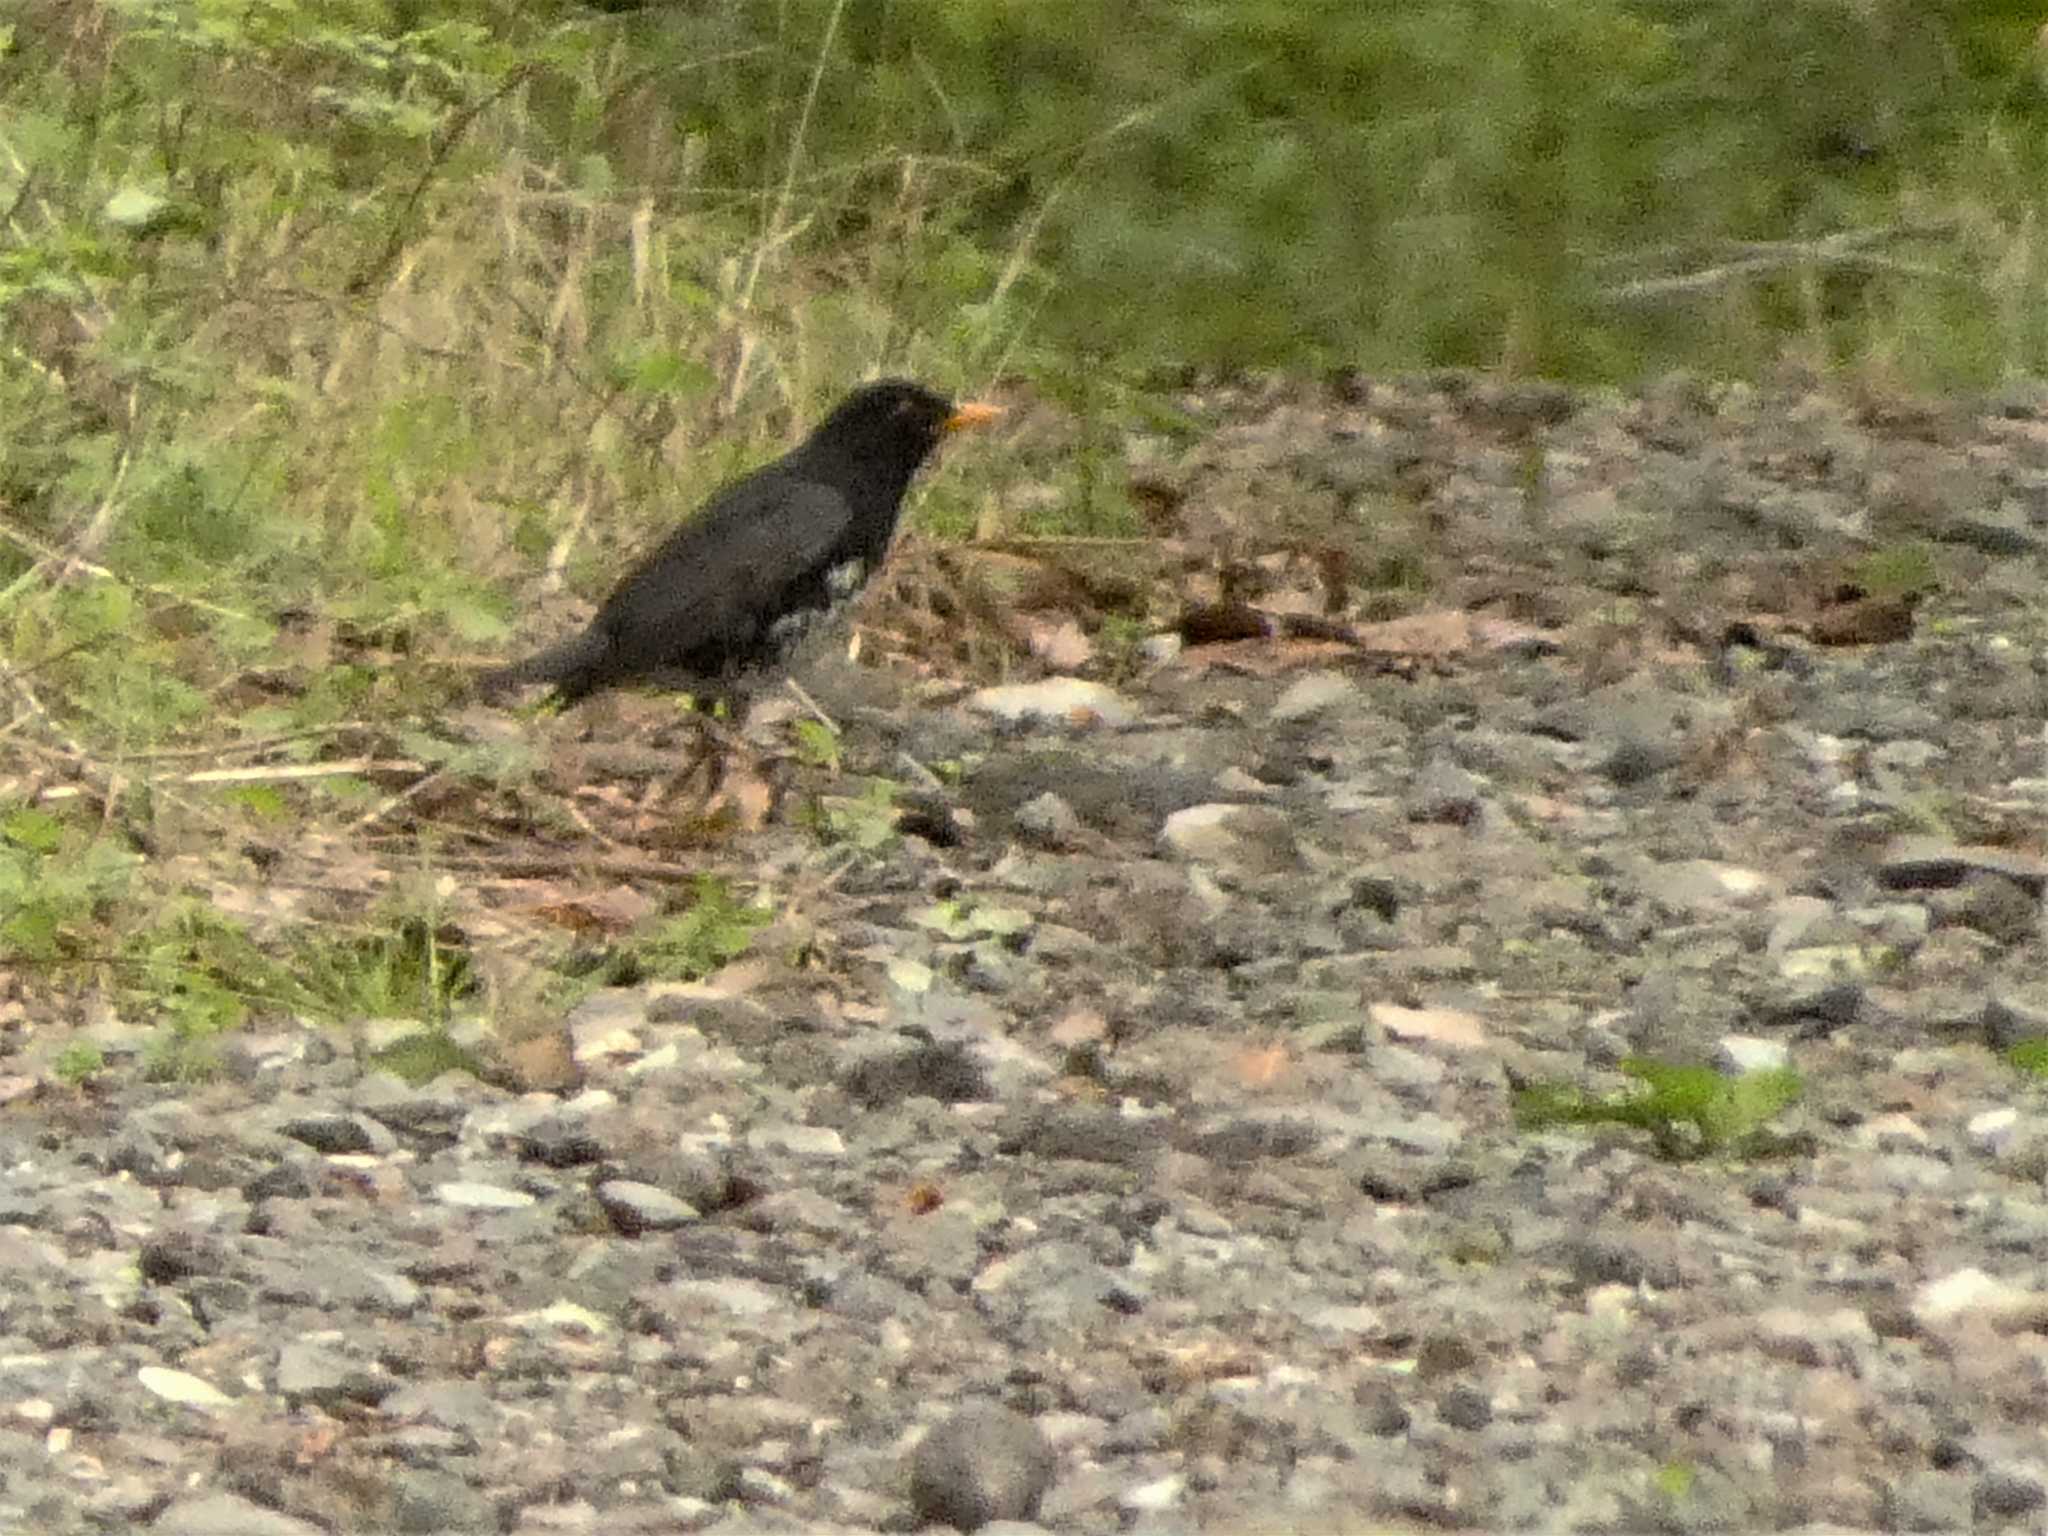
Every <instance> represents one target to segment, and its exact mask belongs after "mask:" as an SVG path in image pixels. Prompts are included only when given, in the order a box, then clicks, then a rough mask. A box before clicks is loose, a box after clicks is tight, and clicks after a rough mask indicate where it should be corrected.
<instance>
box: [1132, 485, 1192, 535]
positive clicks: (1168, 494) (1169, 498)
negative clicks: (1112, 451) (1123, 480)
mask: <svg viewBox="0 0 2048 1536" xmlns="http://www.w3.org/2000/svg"><path fill="white" fill-rule="evenodd" d="M1129 489H1130V493H1131V505H1132V506H1134V507H1136V508H1137V509H1138V516H1139V517H1140V518H1142V519H1143V520H1144V523H1145V527H1146V529H1147V530H1148V531H1149V532H1150V533H1152V534H1153V535H1154V536H1156V537H1158V538H1162V539H1171V538H1175V537H1177V536H1178V535H1179V533H1180V531H1181V520H1180V509H1181V506H1182V504H1183V503H1184V502H1186V500H1187V499H1188V494H1187V492H1186V491H1183V490H1181V489H1180V488H1179V487H1177V486H1172V485H1168V484H1167V483H1166V482H1165V481H1164V480H1154V479H1151V478H1149V477H1147V476H1141V475H1133V476H1132V477H1131V481H1130V487H1129Z"/></svg>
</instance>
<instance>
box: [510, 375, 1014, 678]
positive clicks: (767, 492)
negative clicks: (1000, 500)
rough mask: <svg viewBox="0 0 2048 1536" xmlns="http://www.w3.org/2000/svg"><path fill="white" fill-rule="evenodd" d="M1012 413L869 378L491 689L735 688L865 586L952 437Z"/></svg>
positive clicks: (902, 383)
mask: <svg viewBox="0 0 2048 1536" xmlns="http://www.w3.org/2000/svg"><path fill="white" fill-rule="evenodd" d="M999 414H1000V412H999V410H998V408H997V407H995V406H991V405H982V404H979V403H977V402H968V403H965V404H960V405H955V404H954V403H953V402H952V401H951V400H948V399H947V398H946V397H945V396H943V395H940V394H936V393H934V392H933V391H931V390H929V389H926V388H925V387H924V386H923V385H921V384H913V383H910V382H908V381H906V380H902V379H885V380H883V381H881V382H880V383H876V384H868V385H864V386H863V387H861V388H860V389H857V390H855V391H854V392H853V393H852V394H850V395H848V396H847V397H846V398H845V399H844V400H842V401H841V402H840V403H839V405H838V407H837V408H836V409H835V410H834V411H833V412H832V414H831V415H829V416H827V417H826V418H825V420H824V421H823V422H822V423H820V424H819V426H818V428H817V430H816V431H814V432H812V433H811V435H810V436H809V437H807V438H805V439H804V440H803V442H801V443H799V444H798V445H797V446H796V447H795V448H793V449H791V450H790V451H789V452H788V453H786V454H784V455H783V456H782V457H781V458H779V459H777V460H776V461H775V462H774V463H773V464H767V465H764V466H762V467H761V468H760V469H757V470H755V471H754V472H753V473H752V474H750V475H748V476H746V477H745V478H743V479H740V480H736V481H734V482H733V483H732V484H731V485H729V486H727V487H726V488H725V489H724V490H722V491H720V492H719V493H718V494H717V495H716V496H714V497H712V498H711V500H710V501H709V502H708V503H706V504H705V506H704V508H703V510H702V511H701V512H699V513H698V515H697V516H696V517H694V518H692V519H691V520H690V521H689V522H687V523H685V524H684V525H683V526H682V527H680V528H678V529H677V530H676V531H675V532H674V533H672V534H670V535H669V536H668V537H667V538H666V539H665V540H663V541H662V543H661V546H660V547H659V548H658V549H656V550H655V551H654V552H653V553H652V554H651V555H649V556H648V557H647V558H646V559H645V560H643V561H641V562H640V564H639V565H638V566H636V567H635V568H634V569H633V571H632V573H631V574H630V575H628V576H627V577H626V579H625V580H624V581H622V582H620V583H619V584H618V586H617V587H616V588H614V589H613V591H612V595H611V596H610V597H608V598H606V599H605V601H604V606H603V607H602V608H600V609H598V611H597V617H596V618H594V619H592V620H591V621H590V626H589V628H587V629H585V630H584V631H583V632H582V633H581V634H579V635H573V636H571V637H570V638H569V639H567V640H564V641H562V642H561V643H560V644H558V645H553V646H550V647H549V648H548V649H546V650H544V651H541V652H539V653H538V654H536V655H533V656H529V657H527V658H526V660H524V661H520V662H515V663H513V664H512V665H511V666H509V667H501V668H499V669H498V670H496V671H493V672H488V673H486V674H484V676H483V677H482V678H480V679H479V680H478V687H479V688H480V689H481V690H482V691H483V692H485V693H486V694H490V693H496V692H500V691H502V690H504V689H507V688H515V687H519V686H521V685H523V684H527V683H550V684H553V686H554V690H555V695H556V697H557V698H558V699H559V700H560V701H561V702H562V703H564V704H573V703H575V702H576V701H577V700H578V699H581V698H584V697H586V696H587V695H589V694H592V693H597V692H599V691H601V690H603V689H606V688H612V687H616V686H618V685H619V684H621V683H630V682H643V681H647V682H660V683H668V684H671V685H682V686H686V687H688V688H690V689H691V690H692V691H693V692H695V691H704V692H711V693H730V692H731V691H732V690H733V688H734V686H735V684H736V683H737V681H738V679H739V678H740V677H741V676H742V675H744V674H746V673H750V672H755V671H759V670H761V669H764V668H768V667H772V666H775V665H777V664H778V663H779V662H781V661H782V660H783V659H784V658H785V657H787V656H788V654H789V652H790V651H791V650H792V649H793V648H794V647H795V646H796V644H797V643H798V642H799V641H800V640H801V639H802V638H803V636H804V634H805V632H806V631H807V630H809V629H810V628H811V627H812V625H813V624H814V623H815V622H816V621H817V620H818V619H820V618H822V617H824V616H825V615H827V614H829V613H830V612H831V611H832V610H833V609H835V608H837V607H839V606H840V605H841V604H843V603H845V602H846V601H847V600H848V599H850V598H852V597H853V596H854V595H855V594H856V593H857V592H859V590H860V589H861V587H862V586H864V585H865V584H866V582H867V580H868V578H869V577H870V576H872V575H873V574H874V572H875V568H876V567H877V566H879V565H880V564H881V563H882V557H883V556H884V555H885V554H887V552H888V549H889V540H890V539H891V537H892V536H893V535H894V534H895V532H896V521H897V518H898V516H899V515H900V514H901V512H902V510H903V494H904V492H905V491H907V490H908V489H909V488H910V480H911V477H912V476H913V475H915V474H916V473H917V471H918V467H919V466H920V465H921V464H923V463H924V461H925V460H926V459H927V458H928V457H930V455H931V452H932V450H933V449H934V448H936V447H938V445H939V439H940V438H942V437H943V436H945V435H946V434H947V433H948V432H951V431H955V430H957V429H958V428H961V427H969V426H978V425H980V424H982V423H984V422H987V421H991V420H993V419H994V418H995V417H996V416H997V415H999Z"/></svg>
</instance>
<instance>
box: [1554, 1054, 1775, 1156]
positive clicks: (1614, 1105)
mask: <svg viewBox="0 0 2048 1536" xmlns="http://www.w3.org/2000/svg"><path fill="white" fill-rule="evenodd" d="M1621 1070H1622V1071H1623V1072H1624V1073H1625V1074H1627V1075H1628V1076H1630V1077H1633V1078H1635V1079H1637V1080H1638V1081H1639V1082H1640V1083H1641V1084H1642V1087H1641V1088H1640V1089H1638V1090H1634V1091H1630V1092H1627V1093H1624V1094H1619V1095H1612V1096H1609V1097H1605V1098H1595V1097H1592V1096H1589V1095H1588V1094H1586V1093H1585V1092H1584V1091H1583V1090H1581V1089H1578V1088H1576V1087H1573V1086H1571V1085H1568V1084H1556V1083H1553V1084H1539V1085H1535V1086H1531V1087H1529V1088H1526V1089H1524V1090H1522V1091H1521V1092H1520V1093H1518V1094H1517V1095H1516V1098H1515V1117H1516V1121H1517V1123H1518V1124H1520V1125H1522V1126H1523V1127H1524V1128H1526V1129H1531V1130H1536V1129H1543V1128H1547V1127H1550V1126H1556V1125H1620V1126H1628V1127H1632V1128H1634V1129H1636V1130H1642V1131H1648V1132H1649V1133H1650V1137H1651V1139H1652V1140H1653V1141H1654V1142H1655V1144H1656V1147H1657V1150H1658V1151H1659V1153H1661V1154H1662V1155H1664V1156H1666V1157H1671V1158H1686V1157H1697V1156H1702V1155H1711V1154H1715V1153H1721V1152H1732V1153H1735V1154H1737V1155H1742V1154H1746V1153H1754V1152H1761V1151H1767V1150H1769V1142H1768V1138H1767V1137H1766V1136H1765V1127H1766V1125H1767V1124H1768V1123H1769V1122H1770V1120H1771V1119H1772V1118H1773V1117H1775V1116H1776V1115H1778V1114H1779V1113H1780V1112H1781V1111H1783V1110H1784V1109H1786V1108H1787V1107H1788V1106H1790V1105H1791V1104H1793V1103H1795V1102H1796V1101H1797V1100H1798V1098H1799V1095H1800V1093H1801V1091H1802V1088H1801V1084H1800V1081H1799V1077H1798V1074H1797V1073H1795V1072H1793V1071H1792V1070H1791V1069H1790V1068H1776V1069H1772V1070H1766V1071H1759V1072H1745V1073H1743V1074H1741V1075H1740V1076H1737V1077H1725V1076H1723V1075H1722V1074H1721V1073H1718V1072H1715V1071H1713V1070H1712V1069H1711V1068H1708V1067H1698V1066H1674V1065H1671V1064H1668V1063H1664V1062H1657V1061H1648V1060H1645V1059H1643V1058H1641V1057H1633V1058H1630V1059H1629V1060H1627V1061H1624V1062H1622V1064H1621Z"/></svg>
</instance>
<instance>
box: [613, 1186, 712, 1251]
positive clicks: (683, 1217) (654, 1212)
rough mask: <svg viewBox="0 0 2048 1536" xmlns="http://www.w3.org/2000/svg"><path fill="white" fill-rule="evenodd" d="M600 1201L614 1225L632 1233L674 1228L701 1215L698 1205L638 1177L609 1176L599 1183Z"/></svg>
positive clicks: (631, 1234) (672, 1229)
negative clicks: (613, 1177) (617, 1177)
mask: <svg viewBox="0 0 2048 1536" xmlns="http://www.w3.org/2000/svg"><path fill="white" fill-rule="evenodd" d="M597 1201H598V1204H599V1205H601V1206H603V1207H604V1213H605V1214H606V1215H607V1216H609V1217H610V1218H611V1220H612V1225H613V1226H614V1227H616V1228H617V1229H618V1230H619V1231H621V1232H623V1233H625V1234H626V1235H627V1236H628V1237H638V1236H640V1235H641V1234H642V1233H646V1232H673V1231H674V1230H675V1229H676V1228H678V1227H684V1226H688V1225H689V1224H690V1223H692V1222H694V1221H697V1220H698V1219H699V1215H698V1211H697V1208H696V1207H695V1206H693V1205H691V1204H690V1203H689V1202H688V1201H684V1200H678V1199H677V1198H676V1197H675V1196H674V1195H671V1194H670V1193H669V1192H668V1191H667V1190H665V1189H660V1188H658V1187H656V1186H655V1185H652V1184H643V1183H640V1182H639V1181H638V1180H635V1179H607V1180H606V1181H605V1182H604V1183H602V1184H600V1185H598V1186H597Z"/></svg>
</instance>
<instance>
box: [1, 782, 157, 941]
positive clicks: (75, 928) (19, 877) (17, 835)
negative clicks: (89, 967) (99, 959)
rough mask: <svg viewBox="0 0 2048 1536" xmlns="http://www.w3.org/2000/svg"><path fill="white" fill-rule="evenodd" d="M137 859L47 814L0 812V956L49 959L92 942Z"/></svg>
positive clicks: (26, 809) (108, 841) (26, 808)
mask: <svg viewBox="0 0 2048 1536" xmlns="http://www.w3.org/2000/svg"><path fill="white" fill-rule="evenodd" d="M137 863H138V860H137V858H136V856H135V855H134V854H133V853H131V852H129V851H128V850H127V849H126V848H124V847H122V846H121V845H120V844H118V843H116V842H115V841H114V840H112V839H111V838H108V837H105V836H88V835H87V834H86V833H84V832H81V831H79V830H77V829H74V828H71V827H68V826H67V825H66V824H65V823H64V822H62V821H60V820H59V819H58V818H57V817H55V816H53V815H51V814H50V813H49V812H47V811H44V810H40V809H37V808H35V807H33V806H16V807H15V808H14V809H13V810H11V811H6V812H4V813H0V957H4V958H7V959H12V960H28V961H43V962H50V961H56V960H60V959H69V958H77V957H79V956H80V955H82V954H84V953H86V952H88V951H89V950H91V949H92V948H93V947H94V944H95V942H96V940H97V935H98V931H99V929H100V928H101V927H102V925H103V923H104V922H105V920H106V919H107V918H108V917H109V915H110V913H111V908H112V906H113V904H114V903H115V902H116V901H118V900H119V899H120V898H121V897H122V896H124V895H126V894H127V891H128V889H129V882H130V879H131V877H132V876H133V874H134V871H135V867H136V864H137Z"/></svg>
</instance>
